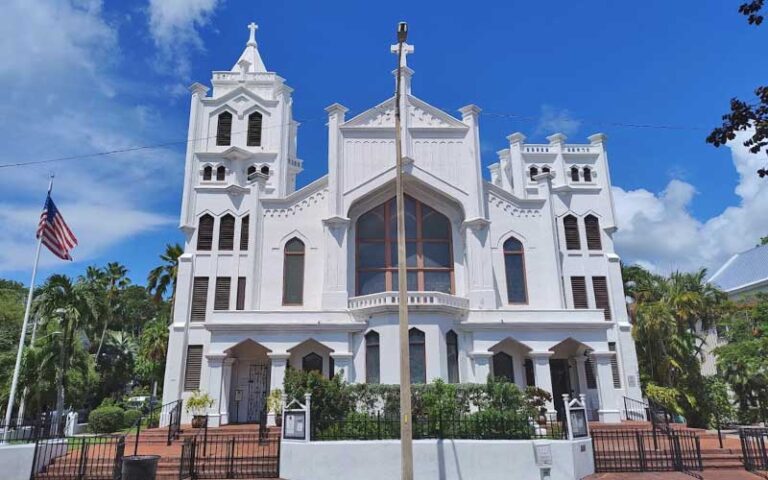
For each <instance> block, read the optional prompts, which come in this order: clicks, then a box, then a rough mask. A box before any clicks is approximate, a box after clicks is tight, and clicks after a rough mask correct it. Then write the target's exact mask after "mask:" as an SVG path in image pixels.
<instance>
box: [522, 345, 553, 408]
mask: <svg viewBox="0 0 768 480" xmlns="http://www.w3.org/2000/svg"><path fill="white" fill-rule="evenodd" d="M528 356H529V357H531V360H532V361H533V376H534V379H535V381H536V386H537V387H538V388H541V389H542V390H546V391H547V392H549V393H552V373H551V372H550V370H549V358H550V357H551V356H552V352H530V353H528ZM547 412H549V413H554V412H555V405H554V403H553V402H551V401H550V402H547Z"/></svg>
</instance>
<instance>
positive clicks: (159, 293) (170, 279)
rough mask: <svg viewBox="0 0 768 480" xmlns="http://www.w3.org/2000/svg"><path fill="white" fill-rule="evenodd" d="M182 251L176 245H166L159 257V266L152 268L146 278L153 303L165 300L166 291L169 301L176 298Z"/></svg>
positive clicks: (180, 247) (179, 246)
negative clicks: (169, 295)
mask: <svg viewBox="0 0 768 480" xmlns="http://www.w3.org/2000/svg"><path fill="white" fill-rule="evenodd" d="M183 253H184V249H183V248H182V246H181V245H179V244H178V243H174V244H170V243H169V244H167V245H166V246H165V252H163V254H162V255H160V260H162V261H163V263H162V264H161V265H158V266H157V267H155V268H153V269H152V270H151V271H150V272H149V276H148V277H147V290H148V291H149V292H150V293H152V294H153V295H154V298H155V301H157V302H159V301H161V300H162V299H163V298H165V296H166V294H167V293H168V289H169V288H170V290H171V301H173V299H174V298H176V277H177V276H178V273H179V257H180V256H181V255H182V254H183Z"/></svg>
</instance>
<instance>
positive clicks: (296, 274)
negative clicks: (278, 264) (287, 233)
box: [283, 238, 304, 305]
mask: <svg viewBox="0 0 768 480" xmlns="http://www.w3.org/2000/svg"><path fill="white" fill-rule="evenodd" d="M284 257H285V258H284V262H283V305H301V304H302V303H304V242H302V241H301V240H299V239H298V238H292V239H290V240H288V243H286V244H285V249H284Z"/></svg>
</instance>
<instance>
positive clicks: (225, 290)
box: [213, 277, 232, 310]
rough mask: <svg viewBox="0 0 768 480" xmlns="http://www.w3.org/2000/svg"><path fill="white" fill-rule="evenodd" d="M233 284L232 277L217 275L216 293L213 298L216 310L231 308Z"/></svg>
mask: <svg viewBox="0 0 768 480" xmlns="http://www.w3.org/2000/svg"><path fill="white" fill-rule="evenodd" d="M231 286H232V279H231V278H230V277H216V294H215V295H214V299H213V309H214V310H229V290H230V287H231Z"/></svg>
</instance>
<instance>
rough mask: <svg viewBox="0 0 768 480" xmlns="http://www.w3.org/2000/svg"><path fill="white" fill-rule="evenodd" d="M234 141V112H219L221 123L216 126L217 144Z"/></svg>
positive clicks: (226, 143) (227, 143)
mask: <svg viewBox="0 0 768 480" xmlns="http://www.w3.org/2000/svg"><path fill="white" fill-rule="evenodd" d="M231 142H232V114H231V113H229V112H222V113H221V114H219V123H218V125H217V127H216V145H229V144H230V143H231Z"/></svg>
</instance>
